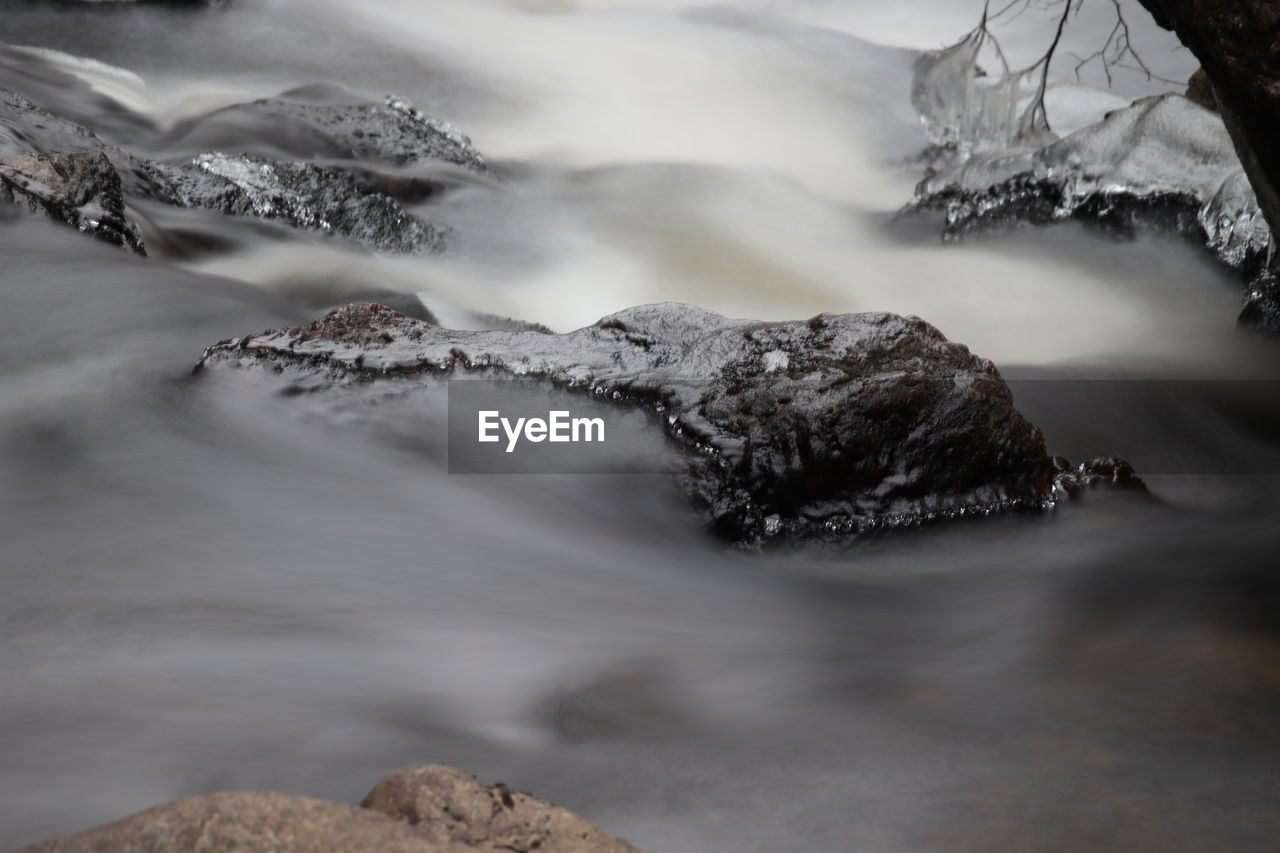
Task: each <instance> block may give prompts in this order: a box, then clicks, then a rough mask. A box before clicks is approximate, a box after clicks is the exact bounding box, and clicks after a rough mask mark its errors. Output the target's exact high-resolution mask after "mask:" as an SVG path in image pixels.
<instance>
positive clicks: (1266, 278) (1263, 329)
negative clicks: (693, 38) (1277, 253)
mask: <svg viewBox="0 0 1280 853" xmlns="http://www.w3.org/2000/svg"><path fill="white" fill-rule="evenodd" d="M1238 324H1239V326H1240V328H1242V329H1248V330H1249V331H1251V332H1258V333H1260V334H1263V335H1280V279H1277V277H1276V274H1275V273H1274V272H1271V271H1267V272H1265V273H1263V274H1262V275H1260V276H1258V278H1257V279H1255V280H1254V282H1253V283H1252V284H1251V285H1249V292H1248V293H1247V294H1246V295H1245V303H1244V310H1243V311H1241V312H1240V319H1239V321H1238Z"/></svg>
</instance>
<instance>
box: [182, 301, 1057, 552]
mask: <svg viewBox="0 0 1280 853" xmlns="http://www.w3.org/2000/svg"><path fill="white" fill-rule="evenodd" d="M227 368H250V369H265V370H267V371H268V372H269V373H270V374H271V375H273V376H277V377H278V379H279V381H281V382H282V383H283V385H284V386H286V388H287V387H297V386H299V384H304V385H306V387H308V389H310V390H320V391H323V390H326V389H334V390H335V391H336V390H339V389H341V390H343V391H346V392H353V393H359V394H369V395H371V396H372V398H374V399H376V398H377V397H378V396H379V395H389V394H395V393H396V392H397V391H398V390H399V389H403V388H404V386H403V384H402V383H406V382H409V383H413V382H430V381H433V380H434V379H436V378H437V377H442V376H447V375H448V374H450V373H452V372H453V371H455V370H467V371H479V372H485V373H490V374H494V375H498V376H519V377H527V378H530V379H537V380H541V381H546V382H550V383H553V384H555V385H559V386H563V387H567V388H572V389H577V390H580V391H582V392H584V393H594V394H597V395H602V396H604V397H606V398H608V399H613V400H616V401H618V402H620V403H625V404H631V405H641V406H644V407H647V408H649V409H651V410H652V411H654V412H656V413H657V414H658V415H659V416H660V418H661V422H662V423H663V425H664V426H665V427H666V429H667V431H668V433H669V434H670V435H671V437H672V438H673V439H674V440H675V442H676V443H677V444H678V446H680V447H681V448H682V449H683V450H684V452H685V457H686V459H687V465H686V466H685V468H684V472H683V474H682V475H681V478H680V479H681V483H682V485H683V487H684V488H685V491H686V492H687V494H688V495H689V496H690V498H691V499H692V501H693V503H694V505H695V507H697V509H698V510H699V511H700V512H701V513H702V514H703V515H704V517H705V518H706V519H707V521H708V522H709V523H710V524H712V525H713V527H714V528H715V529H717V530H718V531H720V532H722V533H723V534H724V535H725V536H727V537H728V538H730V539H733V540H736V541H739V542H743V543H749V544H761V543H764V542H766V541H768V540H772V539H777V540H780V541H802V540H815V539H817V540H835V541H841V540H846V539H848V537H850V536H851V535H856V534H858V533H863V532H869V531H872V530H876V529H880V528H888V527H896V526H899V525H903V524H911V523H916V522H920V521H925V520H929V519H938V518H947V517H957V516H964V515H969V514H989V513H991V512H993V511H997V510H1008V509H1013V508H1016V507H1027V508H1039V507H1041V506H1043V505H1044V504H1045V502H1046V501H1048V500H1051V498H1052V489H1053V483H1052V481H1053V477H1054V470H1053V467H1052V465H1051V463H1050V461H1049V459H1048V457H1047V455H1046V453H1045V448H1044V440H1043V438H1042V436H1041V434H1040V431H1039V430H1038V429H1036V428H1035V427H1034V426H1033V425H1032V424H1030V423H1028V422H1027V421H1026V420H1025V419H1024V418H1023V417H1022V416H1021V415H1020V414H1019V413H1018V412H1017V411H1016V410H1015V409H1014V407H1013V403H1012V398H1011V395H1010V392H1009V389H1008V387H1007V386H1006V385H1005V383H1004V381H1003V380H1002V379H1001V377H1000V374H999V372H998V371H997V370H996V368H995V366H994V365H992V364H991V362H989V361H987V360H986V359H982V358H978V357H976V356H974V355H973V354H971V353H970V352H969V350H968V349H967V348H966V347H964V346H962V345H960V344H954V343H950V342H948V341H947V340H946V339H945V338H944V337H943V336H942V334H941V333H940V332H938V330H937V329H935V328H933V327H932V326H930V325H929V324H927V323H925V322H924V321H923V320H920V319H919V318H915V317H899V316H895V315H892V314H849V315H819V316H817V317H814V318H813V319H811V320H809V321H805V322H787V323H760V322H752V321H746V320H730V319H726V318H725V317H722V316H720V315H718V314H714V313H712V312H709V311H704V310H701V309H698V308H694V307H689V306H684V305H675V304H663V305H651V306H643V307H639V308H632V309H628V310H626V311H622V312H620V313H618V314H614V315H612V316H610V317H606V318H604V319H603V320H600V321H599V322H598V323H596V324H595V325H593V326H589V327H587V328H585V329H580V330H578V331H576V332H571V333H568V334H563V335H548V334H545V333H541V332H536V331H515V332H511V331H486V332H464V331H455V330H449V329H442V328H439V327H437V326H432V325H429V324H426V323H422V322H418V321H415V320H411V319H409V318H407V317H404V316H402V315H399V314H397V313H396V312H394V311H391V310H390V309H387V308H385V307H382V306H378V305H370V304H362V305H350V306H346V307H344V308H340V309H336V310H334V311H331V312H330V313H329V314H327V315H325V316H324V317H322V318H321V319H319V320H317V321H316V322H314V323H312V324H311V325H310V326H307V327H300V328H293V329H281V330H277V331H271V332H267V333H264V334H262V335H259V336H256V337H247V338H240V339H236V340H232V341H228V342H224V343H222V344H219V345H216V346H214V347H211V348H210V349H209V350H207V351H206V353H205V355H204V358H203V359H202V360H201V362H200V365H199V367H198V368H197V369H198V370H200V369H203V370H211V369H218V370H224V369H227ZM353 389H354V391H353Z"/></svg>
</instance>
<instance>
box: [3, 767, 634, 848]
mask: <svg viewBox="0 0 1280 853" xmlns="http://www.w3.org/2000/svg"><path fill="white" fill-rule="evenodd" d="M186 851H191V853H365V851H368V853H373V851H376V853H511V851H518V853H534V851H537V853H587V851H591V853H641V851H640V850H639V849H638V848H636V847H632V846H631V845H630V844H628V843H626V842H625V841H623V840H621V839H619V838H615V837H613V836H611V835H608V834H607V833H605V832H603V831H601V830H599V829H597V828H596V827H594V826H592V825H591V824H589V823H587V822H586V821H585V820H583V819H582V818H580V817H578V816H577V815H575V814H573V813H572V812H569V811H566V810H565V809H562V808H559V807H558V806H553V805H551V804H550V803H545V802H543V801H541V800H537V799H534V798H533V797H531V796H529V795H528V794H523V793H520V792H518V791H513V790H511V789H510V788H508V787H507V786H506V785H483V784H481V783H480V782H478V781H476V779H475V777H473V776H470V775H468V774H466V773H463V772H462V771H460V770H454V769H453V768H451V767H443V766H439V765H422V766H418V767H408V768H405V769H403V770H400V771H398V772H396V773H393V774H391V775H390V776H388V777H387V778H385V779H383V780H382V781H381V782H379V783H378V784H377V786H376V787H375V788H374V789H373V791H372V792H370V794H369V796H368V797H366V798H365V802H364V807H363V808H356V807H354V806H349V805H343V804H338V803H327V802H323V801H321V800H314V799H311V798H310V797H299V796H294V795H291V794H279V793H268V792H253V791H231V792H226V793H220V794H206V795H203V796H198V797H189V798H187V799H185V800H177V801H176V802H172V803H166V804H165V805H162V806H157V807H155V808H153V809H149V810H148V811H145V812H141V813H139V814H136V815H133V816H131V817H127V818H125V819H123V820H120V821H116V822H115V823H111V824H107V825H106V826H101V827H98V828H97V829H91V830H89V831H88V832H82V833H79V834H78V835H70V836H67V837H65V838H58V839H54V840H52V841H45V842H42V843H40V844H34V845H31V846H30V847H24V848H22V849H21V850H17V851H14V853H186Z"/></svg>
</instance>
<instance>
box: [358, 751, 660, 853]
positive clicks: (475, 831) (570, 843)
mask: <svg viewBox="0 0 1280 853" xmlns="http://www.w3.org/2000/svg"><path fill="white" fill-rule="evenodd" d="M363 806H364V807H365V808H366V809H372V810H373V811H377V812H381V813H382V814H385V815H388V816H390V817H393V818H396V819H398V820H403V821H408V822H409V823H410V824H411V825H413V826H414V827H416V828H417V830H418V831H419V832H420V833H421V834H422V836H423V837H424V838H427V839H429V840H430V841H431V843H432V844H433V845H436V846H433V847H432V848H431V849H433V850H436V849H440V850H446V849H447V850H454V849H460V850H474V851H484V853H511V851H520V853H640V851H639V849H638V848H636V847H633V846H632V845H630V844H628V843H627V842H625V841H623V840H622V839H620V838H615V837H614V836H612V835H609V834H608V833H605V832H603V831H601V830H600V829H597V828H596V827H595V826H593V825H591V824H590V823H587V822H586V821H585V820H583V819H582V818H580V817H578V816H577V815H575V814H573V813H572V812H569V811H566V810H565V809H562V808H559V807H558V806H554V805H551V804H550V803H545V802H543V801H541V800H537V799H534V798H533V797H531V796H529V795H528V794H525V793H521V792H520V791H515V790H512V789H511V788H508V787H507V786H506V785H502V784H497V785H485V784H482V783H480V782H479V781H477V780H476V778H475V777H474V776H472V775H470V774H468V773H463V772H462V771H460V770H455V769H453V768H452V767H443V766H441V765H437V764H424V765H419V766H416V767H406V768H405V769H403V770H400V771H397V772H396V773H392V774H391V775H390V776H388V777H387V778H385V779H383V780H382V781H381V782H379V783H378V784H377V785H376V786H375V787H374V789H373V790H372V791H371V792H369V796H367V797H365V799H364V803H363Z"/></svg>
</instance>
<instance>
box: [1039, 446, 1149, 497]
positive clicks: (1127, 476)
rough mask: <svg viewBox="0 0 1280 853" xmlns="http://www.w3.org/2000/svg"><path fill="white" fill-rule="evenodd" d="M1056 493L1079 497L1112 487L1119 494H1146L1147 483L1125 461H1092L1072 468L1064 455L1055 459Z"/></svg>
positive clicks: (1107, 459) (1111, 458) (1111, 459)
mask: <svg viewBox="0 0 1280 853" xmlns="http://www.w3.org/2000/svg"><path fill="white" fill-rule="evenodd" d="M1053 467H1054V470H1056V471H1057V475H1056V476H1055V477H1054V491H1055V493H1057V494H1058V495H1059V496H1062V497H1072V498H1074V497H1079V496H1080V495H1081V494H1082V493H1083V492H1084V491H1085V490H1089V489H1096V488H1099V487H1104V486H1105V487H1110V488H1112V489H1116V490H1118V491H1125V492H1133V493H1135V494H1142V495H1147V494H1149V492H1148V491H1147V484H1146V483H1145V482H1144V481H1143V479H1142V478H1141V477H1139V476H1138V474H1137V472H1136V471H1134V470H1133V466H1132V465H1130V464H1129V463H1128V462H1126V461H1124V460H1123V459H1116V458H1114V457H1109V458H1105V459H1091V460H1089V461H1088V462H1082V463H1081V464H1080V465H1077V466H1073V465H1072V464H1071V463H1070V462H1068V461H1067V460H1065V459H1063V458H1062V457H1061V456H1055V457H1053Z"/></svg>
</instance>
